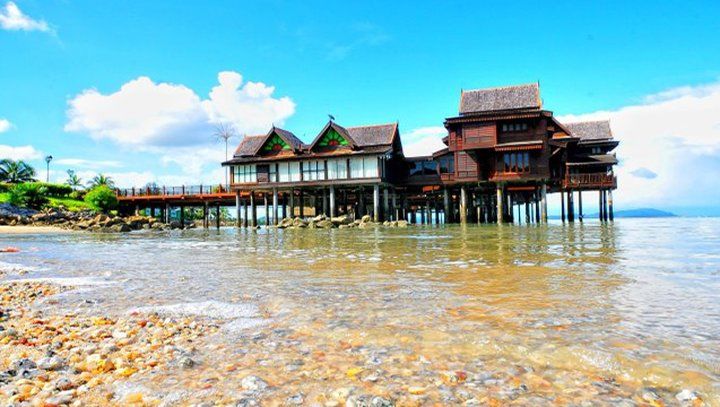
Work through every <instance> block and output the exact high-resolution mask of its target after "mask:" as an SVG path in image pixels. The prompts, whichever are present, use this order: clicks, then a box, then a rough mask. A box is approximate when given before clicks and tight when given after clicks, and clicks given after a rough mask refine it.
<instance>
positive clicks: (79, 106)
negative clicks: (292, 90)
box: [65, 71, 295, 177]
mask: <svg viewBox="0 0 720 407" xmlns="http://www.w3.org/2000/svg"><path fill="white" fill-rule="evenodd" d="M274 92H275V88H274V87H273V86H268V85H266V84H264V83H262V82H250V81H248V82H244V81H243V77H242V75H240V74H239V73H237V72H232V71H226V72H220V73H219V74H218V85H216V86H214V87H213V88H212V90H211V91H210V93H209V95H208V97H207V98H205V99H203V98H201V97H200V96H198V95H197V94H196V93H195V92H194V91H193V90H192V89H190V88H188V87H187V86H184V85H181V84H173V83H156V82H154V81H153V80H152V79H150V78H148V77H139V78H137V79H134V80H131V81H129V82H127V83H125V84H124V85H122V86H121V87H120V89H119V90H117V91H116V92H113V93H109V94H104V93H101V92H100V91H98V90H96V89H88V90H85V91H83V92H81V93H80V94H78V95H77V96H75V97H73V98H72V99H71V100H70V101H69V102H68V104H69V107H68V111H67V116H68V121H67V123H66V125H65V131H68V132H79V133H85V134H88V135H89V136H90V137H92V138H93V139H95V140H109V141H111V142H113V143H115V144H117V145H118V146H120V147H123V148H127V149H129V150H132V151H143V152H151V153H157V154H160V156H161V158H160V160H161V162H162V163H164V164H166V165H168V164H174V165H179V166H180V167H181V169H182V170H183V172H185V173H186V174H190V175H193V176H195V177H199V176H200V175H201V174H202V173H203V170H204V167H205V166H207V165H210V164H211V165H213V166H214V167H215V168H217V167H219V163H220V162H221V161H222V160H223V159H224V158H225V157H224V148H221V147H220V146H219V145H218V144H216V142H215V140H214V138H213V133H215V131H216V130H215V129H216V126H217V125H218V124H229V125H230V126H232V128H233V129H234V130H235V131H236V132H237V133H238V134H246V133H249V134H254V133H265V132H266V131H267V130H268V128H269V127H270V126H272V124H276V125H283V124H284V122H285V120H286V119H287V118H289V117H290V116H292V115H293V114H294V113H295V103H294V102H293V101H292V100H291V99H290V98H289V97H275V96H273V94H274Z"/></svg>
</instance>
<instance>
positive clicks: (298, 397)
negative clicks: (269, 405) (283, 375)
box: [286, 393, 305, 406]
mask: <svg viewBox="0 0 720 407" xmlns="http://www.w3.org/2000/svg"><path fill="white" fill-rule="evenodd" d="M304 401H305V398H304V397H303V395H302V394H301V393H298V394H295V395H292V396H290V397H288V398H287V400H286V402H287V404H289V405H294V406H299V405H301V404H302V403H303V402H304Z"/></svg>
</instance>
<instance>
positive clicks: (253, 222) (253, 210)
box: [250, 191, 258, 228]
mask: <svg viewBox="0 0 720 407" xmlns="http://www.w3.org/2000/svg"><path fill="white" fill-rule="evenodd" d="M257 225H258V221H257V202H255V191H250V227H251V228H256V227H257Z"/></svg>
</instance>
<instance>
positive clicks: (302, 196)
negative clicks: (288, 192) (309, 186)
mask: <svg viewBox="0 0 720 407" xmlns="http://www.w3.org/2000/svg"><path fill="white" fill-rule="evenodd" d="M298 200H299V201H300V211H299V215H300V217H301V218H304V217H305V192H304V191H303V190H302V188H301V189H300V195H299V196H298Z"/></svg>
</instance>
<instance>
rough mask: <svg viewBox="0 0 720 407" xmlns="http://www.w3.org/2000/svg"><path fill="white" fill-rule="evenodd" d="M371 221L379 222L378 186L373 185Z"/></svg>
mask: <svg viewBox="0 0 720 407" xmlns="http://www.w3.org/2000/svg"><path fill="white" fill-rule="evenodd" d="M373 221H374V222H380V185H379V184H375V185H373Z"/></svg>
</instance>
